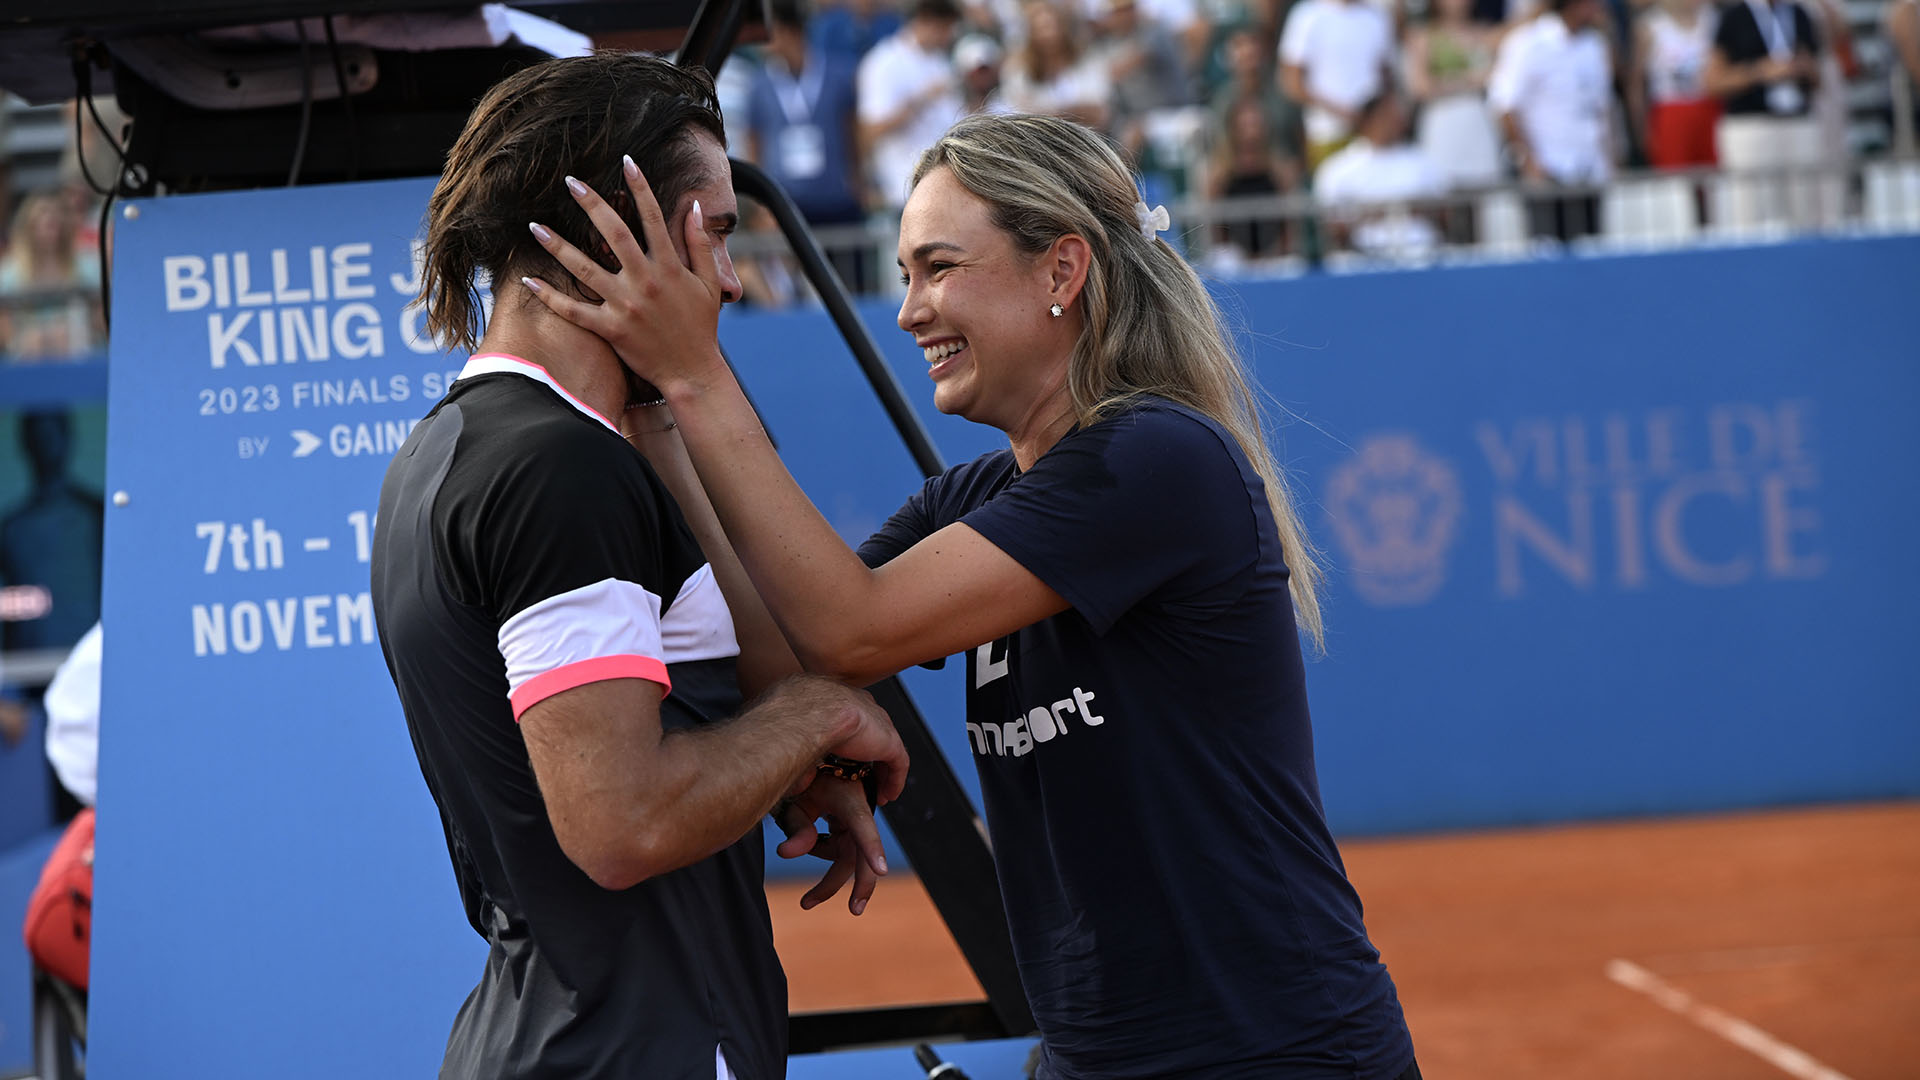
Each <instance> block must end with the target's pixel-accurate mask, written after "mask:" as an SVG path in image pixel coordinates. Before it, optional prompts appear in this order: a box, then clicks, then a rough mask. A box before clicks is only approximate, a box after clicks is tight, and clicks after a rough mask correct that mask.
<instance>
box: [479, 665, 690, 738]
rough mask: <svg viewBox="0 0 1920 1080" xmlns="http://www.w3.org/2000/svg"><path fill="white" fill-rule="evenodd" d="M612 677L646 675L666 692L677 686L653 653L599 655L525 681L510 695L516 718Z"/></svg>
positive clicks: (629, 677)
mask: <svg viewBox="0 0 1920 1080" xmlns="http://www.w3.org/2000/svg"><path fill="white" fill-rule="evenodd" d="M608 679H645V680H647V681H648V682H657V683H659V684H660V688H661V691H662V693H664V692H666V691H668V690H672V689H673V680H671V679H669V678H667V665H666V664H665V663H663V662H661V661H659V660H655V659H654V658H653V657H651V656H632V655H627V656H596V657H594V658H593V659H591V660H581V661H578V662H576V663H572V664H565V665H562V666H561V667H557V668H554V669H553V670H552V671H548V672H543V673H542V674H539V675H535V676H534V677H533V678H531V679H528V680H527V681H526V682H523V683H521V684H520V688H519V689H518V690H515V691H514V692H513V693H512V694H511V695H509V698H508V700H510V701H512V702H513V719H514V721H515V722H516V723H517V722H518V721H519V720H520V716H521V714H523V713H525V712H526V711H527V710H528V709H531V708H533V707H534V706H535V705H537V704H539V703H540V702H542V701H545V700H547V699H548V698H550V697H552V696H553V695H555V694H558V693H561V692H562V691H566V690H571V689H573V688H574V687H576V686H585V685H587V684H588V683H595V682H604V681H606V680H608Z"/></svg>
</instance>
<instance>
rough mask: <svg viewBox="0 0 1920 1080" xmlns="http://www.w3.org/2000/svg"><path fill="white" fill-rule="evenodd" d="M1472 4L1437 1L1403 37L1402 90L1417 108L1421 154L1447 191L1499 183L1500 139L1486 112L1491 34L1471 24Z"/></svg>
mask: <svg viewBox="0 0 1920 1080" xmlns="http://www.w3.org/2000/svg"><path fill="white" fill-rule="evenodd" d="M1472 13H1473V7H1472V0H1438V2H1437V3H1436V4H1435V5H1434V8H1433V15H1432V17H1431V18H1430V19H1429V20H1428V21H1427V22H1425V23H1424V24H1422V25H1420V26H1416V27H1414V28H1413V29H1411V30H1409V31H1407V86H1408V88H1409V89H1411V90H1412V91H1413V96H1414V99H1415V100H1416V101H1418V102H1419V103H1420V148H1421V149H1422V150H1424V151H1425V152H1426V155H1427V157H1428V158H1429V159H1431V160H1432V162H1433V163H1434V164H1435V165H1437V166H1439V168H1440V170H1441V172H1442V173H1444V174H1445V175H1446V177H1447V182H1448V184H1449V185H1450V186H1452V187H1463V188H1471V187H1487V186H1490V185H1492V184H1494V183H1496V182H1497V181H1498V180H1499V179H1500V138H1499V135H1498V134H1497V133H1496V132H1495V130H1494V126H1493V114H1492V113H1491V112H1489V111H1488V110H1487V79H1488V78H1489V77H1490V76H1491V75H1492V74H1493V48H1494V40H1495V32H1494V30H1493V29H1492V28H1491V27H1489V26H1486V25H1485V24H1482V23H1476V22H1474V21H1473V20H1472V19H1471V18H1470V16H1471V15H1472Z"/></svg>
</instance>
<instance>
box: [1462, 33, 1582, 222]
mask: <svg viewBox="0 0 1920 1080" xmlns="http://www.w3.org/2000/svg"><path fill="white" fill-rule="evenodd" d="M1604 18H1605V9H1604V8H1603V7H1602V6H1601V0H1550V2H1549V4H1548V9H1547V10H1546V11H1543V12H1541V13H1540V14H1539V15H1537V16H1535V17H1534V18H1533V19H1531V20H1529V21H1527V22H1525V23H1522V24H1521V25H1520V26H1517V27H1515V28H1514V29H1513V30H1512V31H1511V32H1510V33H1508V34H1507V37H1506V40H1505V41H1503V42H1501V44H1500V54H1499V56H1498V58H1497V59H1496V60H1495V61H1494V65H1493V76H1492V78H1491V79H1490V80H1489V82H1488V86H1487V100H1488V102H1489V104H1491V105H1492V106H1493V109H1494V112H1495V113H1497V114H1498V115H1499V117H1500V127H1501V129H1502V131H1503V132H1504V133H1505V134H1506V137H1507V145H1508V148H1509V150H1510V151H1511V153H1512V155H1513V158H1514V161H1515V162H1516V163H1517V165H1518V166H1519V170H1520V176H1521V179H1522V180H1523V181H1525V182H1526V183H1527V184H1528V185H1529V186H1531V187H1533V188H1535V189H1536V190H1535V191H1534V193H1532V194H1530V195H1529V196H1528V199H1527V218H1528V222H1529V225H1530V228H1531V231H1532V233H1533V235H1534V236H1538V237H1553V238H1555V239H1558V240H1561V241H1568V240H1572V239H1573V238H1575V237H1578V236H1588V235H1592V234H1593V233H1596V232H1599V231H1600V196H1599V194H1598V193H1597V192H1596V191H1594V190H1592V189H1593V188H1595V187H1597V186H1598V185H1601V184H1604V183H1606V182H1607V181H1608V180H1609V179H1611V178H1612V176H1613V138H1612V131H1611V124H1610V122H1609V117H1610V111H1609V110H1610V108H1611V105H1612V101H1613V97H1612V86H1613V61H1612V58H1611V56H1610V54H1609V51H1608V47H1607V38H1606V34H1605V33H1604V32H1603V31H1602V30H1601V24H1602V22H1603V20H1604ZM1559 188H1574V189H1576V190H1573V191H1564V190H1556V189H1559Z"/></svg>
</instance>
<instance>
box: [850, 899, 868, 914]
mask: <svg viewBox="0 0 1920 1080" xmlns="http://www.w3.org/2000/svg"><path fill="white" fill-rule="evenodd" d="M853 913H854V914H855V915H865V914H866V913H867V902H866V901H865V900H855V901H854V902H853Z"/></svg>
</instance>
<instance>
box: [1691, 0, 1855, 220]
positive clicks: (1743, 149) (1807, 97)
mask: <svg viewBox="0 0 1920 1080" xmlns="http://www.w3.org/2000/svg"><path fill="white" fill-rule="evenodd" d="M1819 79H1820V38H1819V31H1818V30H1817V29H1816V28H1815V26H1814V22H1813V18H1812V16H1811V15H1809V14H1808V12H1807V9H1806V8H1804V7H1802V6H1801V5H1800V4H1799V3H1798V2H1796V0H1736V2H1734V3H1732V4H1729V5H1728V6H1727V7H1726V9H1725V10H1724V11H1723V12H1722V13H1721V16H1720V28H1719V30H1718V31H1716V32H1715V34H1714V38H1713V51H1712V53H1711V54H1709V56H1708V58H1707V92H1708V93H1710V94H1713V95H1714V96H1716V97H1718V98H1720V99H1721V101H1722V103H1723V104H1724V107H1725V113H1724V115H1722V116H1721V118H1720V123H1719V127H1718V129H1717V132H1716V140H1715V141H1716V143H1717V146H1718V151H1719V156H1720V164H1721V166H1722V167H1723V168H1725V169H1726V171H1727V172H1728V173H1729V174H1731V175H1730V176H1729V188H1728V196H1729V197H1728V205H1727V217H1728V224H1729V225H1731V226H1733V227H1734V228H1752V227H1761V226H1779V225H1785V224H1789V223H1791V224H1799V225H1806V224H1812V223H1813V222H1814V221H1815V220H1816V219H1817V218H1818V217H1819V215H1820V205H1821V202H1822V201H1823V200H1822V198H1821V188H1822V187H1823V186H1825V183H1826V181H1825V179H1824V178H1822V177H1819V176H1816V175H1814V173H1813V172H1811V171H1809V170H1817V169H1818V168H1819V167H1820V164H1821V153H1820V129H1819V126H1818V125H1817V124H1816V123H1815V122H1814V119H1813V117H1812V108H1813V91H1814V87H1815V86H1816V84H1817V83H1818V82H1819Z"/></svg>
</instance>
